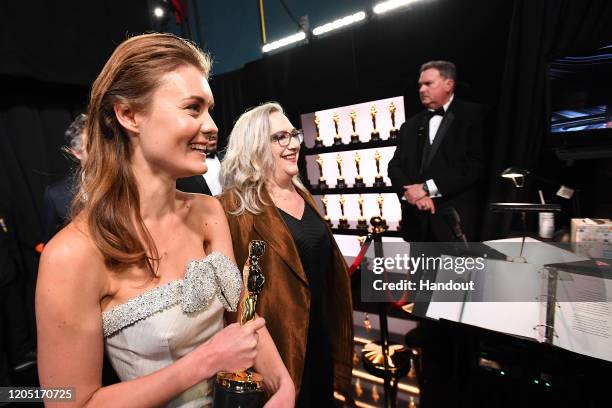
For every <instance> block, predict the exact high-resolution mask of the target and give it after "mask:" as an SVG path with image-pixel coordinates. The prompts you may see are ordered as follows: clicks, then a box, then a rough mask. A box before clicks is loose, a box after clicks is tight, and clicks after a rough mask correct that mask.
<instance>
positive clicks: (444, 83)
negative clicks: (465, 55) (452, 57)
mask: <svg viewBox="0 0 612 408" xmlns="http://www.w3.org/2000/svg"><path fill="white" fill-rule="evenodd" d="M420 72H421V75H420V77H419V97H420V98H421V103H422V104H423V106H425V107H426V108H428V109H434V110H435V109H438V108H439V107H441V106H444V105H445V104H446V103H447V102H448V101H449V99H450V97H451V95H452V94H453V92H455V82H456V80H457V70H456V68H455V64H453V63H452V62H449V61H429V62H426V63H425V64H423V65H421V69H420Z"/></svg>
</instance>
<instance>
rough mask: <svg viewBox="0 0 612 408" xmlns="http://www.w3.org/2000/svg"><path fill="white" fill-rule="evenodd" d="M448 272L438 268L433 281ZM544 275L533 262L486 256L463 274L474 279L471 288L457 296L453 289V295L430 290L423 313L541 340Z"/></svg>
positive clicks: (544, 292) (544, 312)
mask: <svg viewBox="0 0 612 408" xmlns="http://www.w3.org/2000/svg"><path fill="white" fill-rule="evenodd" d="M449 273H452V272H448V271H446V272H444V271H438V275H437V276H436V281H437V282H444V281H448V279H450V276H448V274H449ZM547 276H548V275H547V272H546V270H544V269H542V268H540V267H538V266H535V265H531V264H525V263H512V262H506V261H497V260H488V261H486V267H485V268H484V269H483V270H471V271H469V272H468V273H467V274H466V275H465V276H463V278H464V279H467V280H470V281H474V283H475V285H474V287H475V290H474V291H465V292H464V293H463V294H462V295H461V296H458V295H457V294H456V293H454V294H453V295H454V297H453V298H450V297H449V295H448V294H447V293H444V292H433V294H432V298H431V300H432V301H431V303H430V305H429V308H428V310H427V317H430V318H434V319H440V318H443V319H448V320H453V321H456V322H461V323H465V324H470V325H473V326H478V327H482V328H485V329H489V330H494V331H499V332H502V333H508V334H513V335H517V336H521V337H528V338H532V339H535V340H537V341H544V337H543V333H544V331H543V330H538V325H540V324H543V322H544V321H545V316H546V298H545V297H544V296H542V295H543V294H546V281H547ZM455 280H456V278H455ZM461 298H462V299H463V300H464V301H463V302H462V301H461ZM540 334H542V335H540Z"/></svg>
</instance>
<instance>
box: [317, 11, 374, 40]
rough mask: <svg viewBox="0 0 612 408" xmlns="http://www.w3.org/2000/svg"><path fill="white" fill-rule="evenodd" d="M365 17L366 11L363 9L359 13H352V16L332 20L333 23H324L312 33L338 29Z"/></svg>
mask: <svg viewBox="0 0 612 408" xmlns="http://www.w3.org/2000/svg"><path fill="white" fill-rule="evenodd" d="M365 18H366V13H365V12H363V11H360V12H358V13H355V14H351V15H350V16H346V17H343V18H339V19H338V20H335V21H332V22H331V23H327V24H323V25H320V26H318V27H315V28H314V29H313V30H312V33H313V34H314V35H321V34H325V33H328V32H330V31H333V30H337V29H339V28H342V27H346V26H348V25H351V24H354V23H357V22H359V21H361V20H364V19H365Z"/></svg>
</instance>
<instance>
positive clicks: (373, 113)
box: [370, 106, 380, 142]
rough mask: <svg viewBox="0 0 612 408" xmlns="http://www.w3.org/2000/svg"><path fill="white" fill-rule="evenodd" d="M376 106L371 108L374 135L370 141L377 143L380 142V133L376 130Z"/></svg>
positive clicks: (371, 134) (372, 134)
mask: <svg viewBox="0 0 612 408" xmlns="http://www.w3.org/2000/svg"><path fill="white" fill-rule="evenodd" d="M377 113H378V111H377V110H376V106H372V107H371V108H370V116H372V133H370V141H372V142H376V141H379V140H380V132H379V131H378V130H377V129H376V114H377Z"/></svg>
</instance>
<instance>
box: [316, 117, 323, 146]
mask: <svg viewBox="0 0 612 408" xmlns="http://www.w3.org/2000/svg"><path fill="white" fill-rule="evenodd" d="M314 124H315V129H316V130H317V136H316V137H315V144H314V147H323V139H321V130H320V129H319V126H320V125H321V119H319V116H318V115H317V114H315V115H314Z"/></svg>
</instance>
